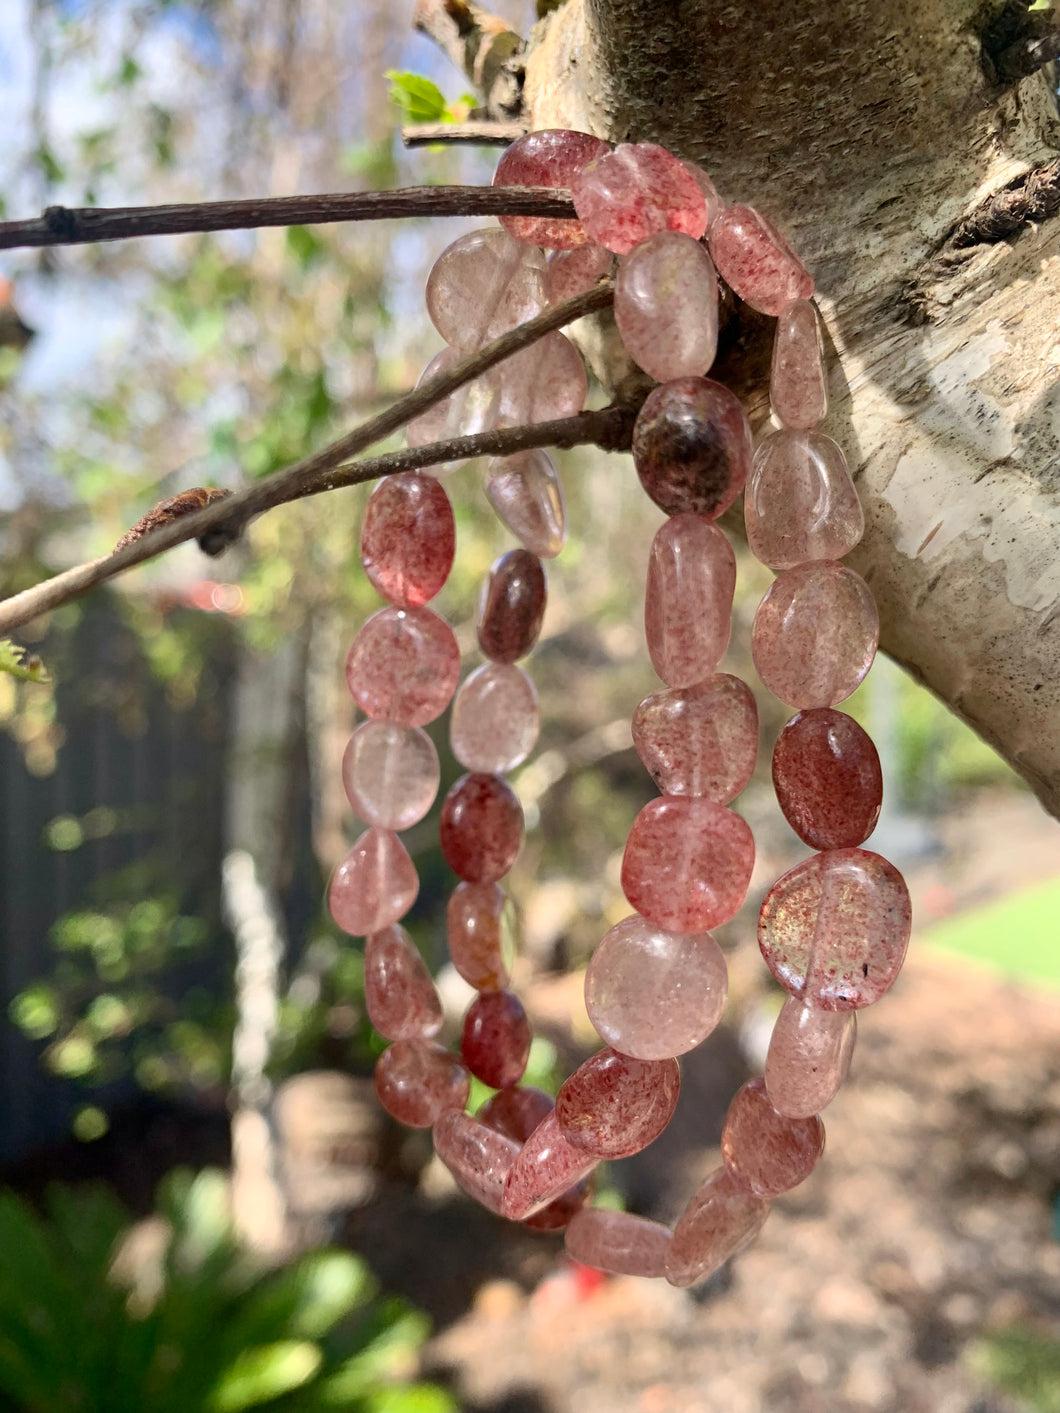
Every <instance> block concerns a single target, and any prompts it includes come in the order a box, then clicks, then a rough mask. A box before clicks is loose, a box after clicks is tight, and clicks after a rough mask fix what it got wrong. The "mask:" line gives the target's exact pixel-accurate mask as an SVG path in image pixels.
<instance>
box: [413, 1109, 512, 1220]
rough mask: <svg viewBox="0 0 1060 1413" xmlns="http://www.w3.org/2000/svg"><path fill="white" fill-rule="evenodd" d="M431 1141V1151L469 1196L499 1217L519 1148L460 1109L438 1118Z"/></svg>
mask: <svg viewBox="0 0 1060 1413" xmlns="http://www.w3.org/2000/svg"><path fill="white" fill-rule="evenodd" d="M433 1138H434V1151H435V1152H436V1153H437V1154H438V1157H439V1158H441V1160H442V1162H443V1163H444V1164H445V1166H446V1167H447V1168H448V1169H449V1171H450V1172H451V1173H452V1175H453V1177H454V1178H455V1179H456V1181H457V1182H458V1183H459V1184H460V1186H461V1187H462V1188H463V1189H464V1191H465V1192H466V1193H467V1194H468V1196H469V1197H473V1198H474V1199H475V1201H476V1202H480V1203H481V1204H482V1206H483V1207H485V1208H486V1209H487V1210H488V1211H490V1212H497V1213H499V1212H500V1210H501V1198H502V1197H503V1195H504V1180H505V1178H506V1177H507V1176H508V1172H509V1170H510V1168H511V1166H512V1164H513V1163H514V1162H515V1159H516V1155H517V1154H518V1152H519V1144H518V1143H513V1142H512V1140H511V1139H510V1138H505V1137H504V1135H503V1134H502V1133H498V1132H497V1131H496V1129H492V1128H487V1127H486V1126H485V1124H481V1123H479V1122H478V1120H477V1119H473V1118H472V1117H471V1115H470V1114H465V1113H462V1112H461V1111H460V1110H459V1109H449V1110H447V1111H446V1112H445V1113H444V1114H443V1115H442V1116H441V1118H440V1119H439V1120H438V1122H437V1123H436V1124H435V1126H434V1134H433Z"/></svg>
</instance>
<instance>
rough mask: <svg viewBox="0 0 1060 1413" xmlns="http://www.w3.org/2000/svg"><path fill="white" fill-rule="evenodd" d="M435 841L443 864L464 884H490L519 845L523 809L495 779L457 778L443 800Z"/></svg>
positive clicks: (502, 782)
mask: <svg viewBox="0 0 1060 1413" xmlns="http://www.w3.org/2000/svg"><path fill="white" fill-rule="evenodd" d="M438 833H439V839H440V841H441V845H442V853H443V854H444V855H445V859H446V862H447V863H448V865H449V867H450V868H451V869H452V870H453V872H454V873H455V874H457V876H458V877H460V878H462V879H464V880H465V882H467V883H495V882H496V880H497V879H498V878H503V876H504V875H505V874H506V873H507V872H508V870H509V869H510V868H511V866H512V864H513V863H514V862H515V860H516V858H517V857H518V854H519V849H520V847H521V845H522V842H523V811H522V806H521V805H520V804H519V801H518V800H517V799H516V797H515V792H514V790H513V789H512V787H511V786H510V785H509V784H508V782H507V781H506V780H502V779H501V778H500V776H498V775H462V776H461V777H460V779H459V780H458V781H457V782H456V784H455V785H454V786H453V788H452V789H451V790H450V791H449V793H448V795H446V797H445V803H444V804H443V805H442V818H441V822H440V825H439V831H438Z"/></svg>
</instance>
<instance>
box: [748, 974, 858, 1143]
mask: <svg viewBox="0 0 1060 1413" xmlns="http://www.w3.org/2000/svg"><path fill="white" fill-rule="evenodd" d="M856 1037H857V1014H856V1012H854V1011H819V1010H818V1009H817V1007H816V1006H811V1005H808V1004H807V1003H806V1002H805V1001H801V1000H800V999H799V998H798V997H797V996H789V997H788V999H787V1000H786V1001H785V1002H784V1006H783V1009H782V1010H781V1012H780V1015H779V1016H778V1017H777V1019H776V1023H775V1025H774V1026H773V1034H772V1036H771V1038H770V1041H769V1053H768V1055H767V1056H766V1073H765V1081H766V1093H767V1094H768V1095H769V1102H770V1103H771V1104H772V1105H773V1108H774V1109H776V1111H777V1113H778V1114H786V1115H787V1117H788V1118H789V1119H805V1118H808V1117H809V1116H810V1115H811V1114H817V1113H819V1112H820V1111H821V1110H822V1109H823V1108H824V1107H825V1105H826V1104H828V1103H830V1102H831V1100H832V1099H834V1098H835V1096H836V1094H838V1092H839V1088H840V1086H841V1085H842V1083H843V1081H844V1080H845V1079H846V1077H847V1071H848V1070H849V1069H850V1057H851V1055H852V1054H853V1053H854V1041H855V1039H856Z"/></svg>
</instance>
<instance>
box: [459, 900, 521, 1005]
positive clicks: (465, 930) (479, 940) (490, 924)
mask: <svg viewBox="0 0 1060 1413" xmlns="http://www.w3.org/2000/svg"><path fill="white" fill-rule="evenodd" d="M510 912H511V908H510V905H509V903H508V900H507V898H505V896H504V893H503V891H502V890H501V889H500V888H498V886H497V884H496V883H458V884H457V886H456V887H455V888H454V889H453V892H452V894H451V895H450V898H449V904H448V907H447V908H446V925H447V929H448V936H449V959H450V961H451V962H452V963H453V966H454V967H455V968H456V970H457V971H458V972H459V973H460V975H461V976H462V977H463V978H464V980H465V981H466V982H467V983H468V985H469V986H473V987H474V988H475V990H476V991H491V990H497V989H499V988H500V987H502V986H507V985H508V979H509V975H510V973H509V961H510V958H511V955H512V952H513V950H514V942H513V937H512V926H511V919H510Z"/></svg>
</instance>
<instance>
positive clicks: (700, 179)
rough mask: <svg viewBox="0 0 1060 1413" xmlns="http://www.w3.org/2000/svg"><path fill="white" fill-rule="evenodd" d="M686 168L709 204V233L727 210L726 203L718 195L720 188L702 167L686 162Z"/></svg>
mask: <svg viewBox="0 0 1060 1413" xmlns="http://www.w3.org/2000/svg"><path fill="white" fill-rule="evenodd" d="M685 166H686V167H687V168H688V170H689V171H690V172H691V173H692V176H693V177H694V178H695V182H696V185H697V186H698V187H699V189H700V191H701V192H702V193H703V200H704V201H705V202H706V203H707V230H708V231H709V230H710V228H711V226H712V225H713V224H714V222H715V221H716V220H717V219H718V217H719V216H720V215H721V213H722V212H723V211H724V210H725V202H724V201H723V200H722V199H721V197H720V196H719V195H718V188H717V187H716V186H715V185H714V183H713V182H712V181H711V179H710V177H709V176H708V175H707V173H706V172H705V171H704V170H703V168H702V167H697V166H696V164H695V163H694V162H686V163H685Z"/></svg>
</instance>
